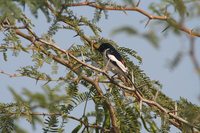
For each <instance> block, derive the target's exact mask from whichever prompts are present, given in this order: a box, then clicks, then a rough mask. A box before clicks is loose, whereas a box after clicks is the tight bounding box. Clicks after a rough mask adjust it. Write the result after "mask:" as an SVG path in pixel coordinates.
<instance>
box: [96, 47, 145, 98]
mask: <svg viewBox="0 0 200 133" xmlns="http://www.w3.org/2000/svg"><path fill="white" fill-rule="evenodd" d="M95 47H96V48H97V50H98V51H99V52H100V53H101V54H102V55H103V59H104V63H105V64H106V67H105V68H106V69H107V70H110V71H112V72H113V73H114V75H113V76H112V77H114V76H115V75H118V76H120V77H121V76H123V77H124V79H123V78H120V79H121V80H122V81H123V82H124V83H125V85H128V86H129V87H132V89H133V90H135V91H137V92H138V93H139V94H140V95H142V93H141V92H140V91H139V90H138V88H137V87H136V86H135V84H134V77H133V76H131V77H132V78H131V77H130V75H129V69H128V67H127V66H126V63H125V61H124V59H123V57H122V56H121V54H120V53H119V52H118V51H117V50H116V49H115V48H114V47H113V46H112V45H111V44H110V43H101V45H100V46H96V45H95ZM125 94H126V93H125Z"/></svg>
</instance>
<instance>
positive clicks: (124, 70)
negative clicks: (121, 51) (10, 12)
mask: <svg viewBox="0 0 200 133" xmlns="http://www.w3.org/2000/svg"><path fill="white" fill-rule="evenodd" d="M108 58H109V59H110V60H111V61H114V62H116V63H117V65H118V66H119V68H120V69H121V70H122V71H123V72H125V73H127V72H128V68H127V67H125V66H124V64H122V63H121V61H119V60H117V59H116V58H115V56H114V55H110V54H108Z"/></svg>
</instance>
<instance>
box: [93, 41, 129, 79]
mask: <svg viewBox="0 0 200 133" xmlns="http://www.w3.org/2000/svg"><path fill="white" fill-rule="evenodd" d="M97 50H98V51H99V52H100V53H101V54H102V55H103V59H104V62H105V64H106V69H107V70H109V71H112V72H113V73H114V74H115V75H122V76H124V77H127V76H128V68H127V67H126V64H125V61H124V59H123V58H122V56H121V55H120V53H119V52H118V51H117V50H116V49H115V48H114V47H113V46H112V45H111V44H109V43H102V44H101V45H100V46H99V48H98V49H97Z"/></svg>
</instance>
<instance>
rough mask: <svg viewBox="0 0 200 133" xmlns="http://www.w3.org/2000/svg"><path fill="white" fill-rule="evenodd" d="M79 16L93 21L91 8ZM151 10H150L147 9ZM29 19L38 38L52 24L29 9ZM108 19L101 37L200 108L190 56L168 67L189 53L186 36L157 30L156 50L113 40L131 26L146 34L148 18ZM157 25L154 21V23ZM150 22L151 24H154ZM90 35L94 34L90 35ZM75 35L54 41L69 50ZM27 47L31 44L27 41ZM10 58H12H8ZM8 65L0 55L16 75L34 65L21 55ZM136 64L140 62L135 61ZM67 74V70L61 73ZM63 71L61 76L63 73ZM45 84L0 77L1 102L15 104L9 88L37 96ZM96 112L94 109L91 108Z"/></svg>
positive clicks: (172, 93) (0, 65)
mask: <svg viewBox="0 0 200 133" xmlns="http://www.w3.org/2000/svg"><path fill="white" fill-rule="evenodd" d="M143 4H144V2H141V6H140V7H141V8H143V9H147V8H146V6H145V5H143ZM75 9H76V12H77V14H82V15H86V16H87V17H88V18H92V17H93V13H94V12H93V9H92V8H89V9H88V8H82V7H78V8H75ZM147 10H148V9H147ZM25 12H26V14H27V16H29V17H30V18H32V20H33V24H35V28H34V31H35V32H36V33H38V34H39V35H42V34H43V33H45V32H46V31H47V29H48V26H49V24H46V20H45V18H44V15H43V14H41V13H39V18H38V19H35V18H33V17H31V15H30V13H29V11H28V8H26V9H25ZM108 15H109V16H108V19H107V20H106V19H104V16H103V17H102V18H103V19H102V20H101V21H100V22H99V23H98V26H99V27H100V28H101V29H102V33H101V36H102V37H105V38H109V39H112V40H113V41H115V42H117V43H118V44H119V45H120V46H124V47H129V48H131V49H134V50H135V51H137V52H138V55H140V56H141V57H142V58H143V63H142V64H141V65H140V67H141V69H143V70H144V72H145V73H146V74H147V75H148V76H149V77H150V78H151V79H152V80H159V81H160V83H162V85H163V89H162V92H163V93H165V94H166V95H167V96H169V97H171V98H173V99H174V100H179V98H180V97H183V98H186V99H188V100H189V101H191V102H192V103H194V104H197V105H200V100H199V99H198V96H199V95H200V80H199V77H198V76H197V74H196V73H195V70H194V67H193V64H192V62H191V60H190V58H189V56H188V55H185V56H184V58H183V60H182V61H181V63H180V64H179V65H178V66H177V67H176V68H175V69H174V70H173V71H171V70H169V68H168V67H167V63H168V61H169V60H170V59H173V57H174V56H175V54H176V53H177V52H178V51H179V50H180V49H182V50H183V51H184V52H188V48H189V42H188V37H187V35H186V34H184V35H183V36H182V37H177V36H175V35H174V34H171V35H168V37H164V35H163V33H161V31H162V30H163V29H164V27H162V26H158V27H157V33H158V34H159V36H160V37H161V38H162V40H161V42H160V47H159V49H155V48H153V47H152V46H151V45H150V44H149V42H148V41H146V40H144V39H143V38H141V37H138V36H135V37H134V36H129V35H127V34H119V35H115V36H110V34H111V32H112V30H113V29H114V28H118V27H120V26H124V25H129V26H133V27H137V29H138V31H139V32H141V33H143V32H147V31H149V30H150V29H149V27H146V28H144V25H145V23H141V21H143V20H147V18H146V17H144V16H143V15H141V14H139V13H137V12H127V15H126V14H124V13H123V12H113V11H111V12H109V13H108ZM152 22H154V21H152ZM152 22H151V23H152ZM198 23H199V21H197V20H194V21H192V22H190V23H188V26H189V27H191V28H193V27H195V26H199V24H198ZM88 33H91V32H88ZM74 35H75V34H74V33H73V32H66V31H63V30H62V31H60V32H59V33H58V34H56V36H55V38H54V39H55V41H56V43H57V44H59V45H60V46H61V47H63V48H65V49H67V48H68V47H70V45H71V44H73V43H74V42H75V43H79V44H80V41H77V40H78V38H73V36H74ZM0 38H1V39H0V40H1V42H2V34H0ZM24 43H25V44H29V43H28V42H26V41H24ZM199 43H200V39H196V53H197V54H198V55H197V57H200V45H199ZM81 44H82V43H81ZM9 55H10V56H9ZM9 55H8V61H7V62H5V61H3V56H2V55H0V60H1V61H0V70H3V71H6V72H9V73H16V72H15V70H16V69H19V67H20V66H27V65H30V64H32V62H31V58H30V56H29V55H28V54H24V53H23V54H20V55H19V56H18V57H17V58H16V57H14V56H12V53H11V52H9ZM132 60H133V62H135V63H137V64H138V62H137V61H136V60H135V59H134V58H133V59H132ZM199 61H200V60H199ZM49 68H50V67H48V66H45V67H44V68H43V70H45V71H48V70H50V69H49ZM61 70H63V71H64V69H61ZM63 71H62V72H61V73H63ZM43 84H44V82H38V83H37V84H36V82H35V80H33V79H29V78H28V79H27V78H23V77H20V78H9V77H8V76H5V75H2V74H0V102H1V103H9V102H12V101H13V98H12V95H11V93H10V92H9V90H8V86H11V87H13V88H14V89H15V90H16V91H17V92H19V93H20V92H21V91H22V88H28V89H29V90H31V91H33V92H35V91H38V92H41V87H40V86H41V85H43ZM90 108H93V107H90ZM79 112H80V110H75V112H74V113H75V114H76V113H77V114H78V113H79ZM21 123H22V124H23V125H25V126H24V127H26V128H27V129H28V131H29V132H30V133H31V132H32V133H34V132H35V133H36V132H38V131H39V132H42V129H41V127H38V129H37V130H36V131H32V128H31V125H30V124H29V123H28V122H26V121H25V120H22V121H21Z"/></svg>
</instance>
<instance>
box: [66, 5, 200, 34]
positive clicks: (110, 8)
mask: <svg viewBox="0 0 200 133" xmlns="http://www.w3.org/2000/svg"><path fill="white" fill-rule="evenodd" d="M63 6H65V7H78V6H89V7H92V8H96V9H100V10H108V11H135V12H139V13H140V14H142V15H144V16H146V17H148V19H149V21H150V20H153V19H155V20H161V21H166V22H167V21H168V20H169V19H170V17H169V16H166V15H163V16H157V15H152V14H150V13H148V12H147V11H145V10H143V9H141V8H139V7H137V6H135V7H126V6H107V5H106V6H102V5H99V4H97V3H95V2H89V1H84V2H80V3H72V4H64V5H63ZM149 21H148V22H149ZM176 26H177V27H176V28H178V29H179V30H181V31H183V32H185V33H187V34H189V35H190V36H196V37H200V33H198V32H194V31H193V30H192V29H190V28H187V27H186V26H184V25H182V24H178V23H177V22H176Z"/></svg>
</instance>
